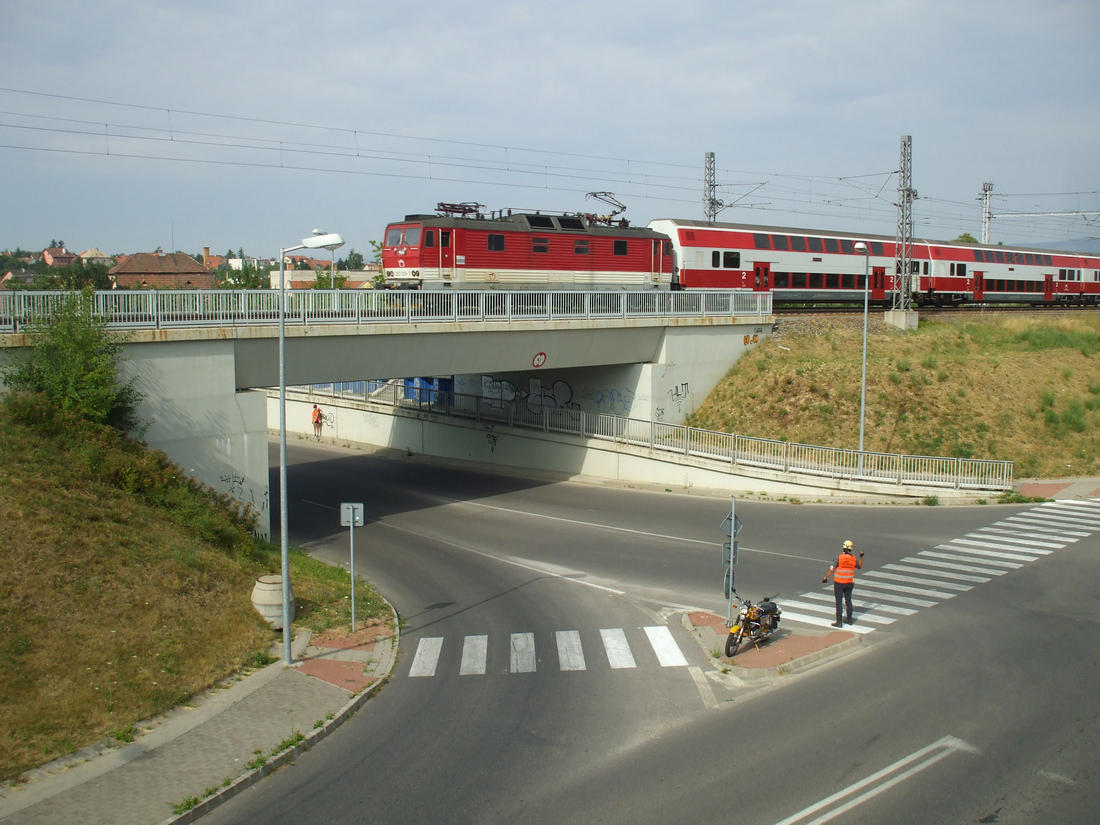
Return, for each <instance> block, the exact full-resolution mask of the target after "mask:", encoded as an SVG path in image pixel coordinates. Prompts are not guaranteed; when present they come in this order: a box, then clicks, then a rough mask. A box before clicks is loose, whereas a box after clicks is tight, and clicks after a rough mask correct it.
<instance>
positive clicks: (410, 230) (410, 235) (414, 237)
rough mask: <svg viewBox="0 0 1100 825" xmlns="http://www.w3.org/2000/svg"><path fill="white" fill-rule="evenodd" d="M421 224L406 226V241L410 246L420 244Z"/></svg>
mask: <svg viewBox="0 0 1100 825" xmlns="http://www.w3.org/2000/svg"><path fill="white" fill-rule="evenodd" d="M421 228H422V227H419V226H406V227H405V243H407V244H408V245H409V246H418V245H419V244H420V230H421Z"/></svg>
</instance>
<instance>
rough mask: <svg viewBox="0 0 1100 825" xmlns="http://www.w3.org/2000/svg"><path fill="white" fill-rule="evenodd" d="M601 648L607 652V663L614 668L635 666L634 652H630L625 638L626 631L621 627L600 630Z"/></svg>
mask: <svg viewBox="0 0 1100 825" xmlns="http://www.w3.org/2000/svg"><path fill="white" fill-rule="evenodd" d="M600 637H601V638H602V639H603V649H604V651H606V653H607V663H608V664H609V665H610V666H611V667H612V668H614V669H622V668H631V667H637V663H636V662H635V661H634V654H632V653H631V652H630V643H629V642H627V640H626V631H624V630H623V629H622V628H621V627H610V628H605V629H603V630H601V631H600Z"/></svg>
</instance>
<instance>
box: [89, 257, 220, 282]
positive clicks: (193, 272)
mask: <svg viewBox="0 0 1100 825" xmlns="http://www.w3.org/2000/svg"><path fill="white" fill-rule="evenodd" d="M107 275H108V277H110V279H111V280H112V281H113V282H114V284H115V286H116V287H122V288H128V289H213V288H214V273H213V272H211V271H210V270H209V269H207V268H206V267H205V266H203V265H202V264H201V263H199V262H198V261H196V260H195V259H194V258H192V257H191V256H190V255H188V254H186V253H184V252H169V253H166V252H138V253H136V254H134V255H127V256H126V257H120V258H119V262H118V263H117V264H115V265H114V266H113V267H111V268H110V269H108V270H107Z"/></svg>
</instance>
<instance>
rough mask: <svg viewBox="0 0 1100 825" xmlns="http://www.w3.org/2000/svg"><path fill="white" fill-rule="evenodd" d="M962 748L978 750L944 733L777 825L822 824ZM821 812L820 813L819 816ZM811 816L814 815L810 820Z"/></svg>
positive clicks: (972, 750) (966, 751) (967, 751)
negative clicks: (928, 743) (935, 739)
mask: <svg viewBox="0 0 1100 825" xmlns="http://www.w3.org/2000/svg"><path fill="white" fill-rule="evenodd" d="M960 751H963V752H965V753H972V754H977V753H979V751H978V749H977V748H975V747H974V746H973V745H969V744H967V743H966V742H964V741H963V740H961V739H956V738H955V737H954V736H945V737H943V738H942V739H940V740H939V741H937V742H933V743H932V744H931V745H928V746H927V747H924V748H921V749H920V750H918V751H914V752H913V753H911V754H909V755H908V756H906V757H904V758H903V759H899V760H898V761H897V762H895V763H894V764H892V765H888V766H887V767H885V768H883V769H882V770H881V771H878V772H877V773H873V774H871V775H870V776H868V777H867V778H866V779H863V780H860V781H859V782H856V783H855V784H854V785H849V786H848V787H847V788H844V789H843V790H841V791H837V792H836V793H835V794H833V795H832V796H828V797H826V798H825V799H823V800H821V801H820V802H817V803H815V804H813V805H811V806H810V807H808V808H803V809H802V810H801V811H799V812H798V813H796V814H794V815H793V816H789V817H787V818H786V819H781V820H780V821H779V822H777V823H775V825H796V823H799V824H800V825H821V823H824V822H828V821H830V820H832V819H835V818H836V817H838V816H840V815H841V814H843V813H846V812H848V811H850V810H852V809H853V808H855V807H857V806H858V805H860V804H862V803H863V802H866V801H867V800H869V799H873V798H874V797H876V796H878V795H879V794H881V793H883V792H884V791H887V790H889V789H890V788H892V787H894V786H895V785H897V784H899V783H901V782H904V781H905V780H906V779H909V778H911V777H913V776H916V775H917V774H918V773H920V772H921V771H923V770H924V769H925V768H930V767H932V765H935V764H936V763H937V762H939V761H940V760H941V759H946V758H947V757H948V756H951V755H952V754H955V753H958V752H960ZM818 814H820V815H818ZM811 817H813V818H812V819H811Z"/></svg>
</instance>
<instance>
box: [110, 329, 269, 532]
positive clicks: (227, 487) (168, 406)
mask: <svg viewBox="0 0 1100 825" xmlns="http://www.w3.org/2000/svg"><path fill="white" fill-rule="evenodd" d="M120 372H121V373H122V378H123V380H129V379H130V378H131V377H133V378H136V379H137V380H136V382H135V386H136V388H137V389H138V391H139V392H141V393H143V394H144V395H145V396H146V397H147V398H148V399H149V400H150V402H152V403H149V404H144V403H143V404H142V406H141V407H139V409H138V417H139V419H140V420H141V421H142V422H143V423H145V424H147V425H148V429H147V430H146V432H145V442H146V444H148V445H149V447H151V448H152V449H157V450H163V451H164V452H165V453H166V454H167V455H168V456H169V458H171V459H172V461H174V462H176V463H177V464H179V465H180V466H181V467H182V468H183V469H184V471H185V472H186V473H187V474H188V475H190V476H191V477H192V478H194V479H195V480H196V481H200V482H202V483H203V484H206V485H207V486H209V487H212V488H213V489H215V490H217V491H218V492H221V493H225V494H226V495H228V496H230V497H232V498H234V499H236V500H238V501H240V502H242V503H244V504H248V505H250V506H251V507H252V508H253V509H254V510H255V511H256V513H257V515H258V517H259V518H258V523H257V531H258V532H259V533H260V534H261V535H263V536H265V537H270V536H271V506H270V498H271V497H270V492H269V483H268V464H269V459H268V440H267V400H266V399H267V395H266V393H265V392H263V391H245V392H238V391H237V388H236V366H235V356H234V342H233V341H220V342H211V341H161V342H157V343H130V344H127V346H126V360H124V361H123V362H122V363H121V364H120Z"/></svg>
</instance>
